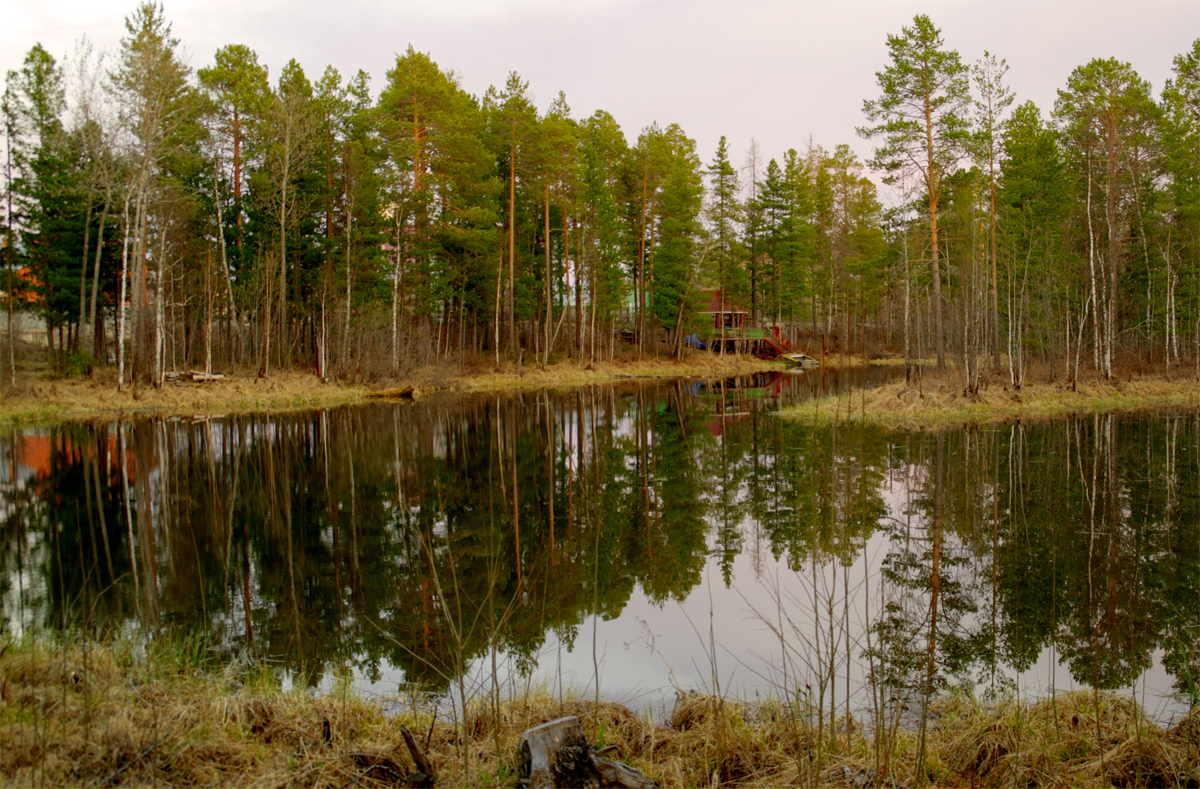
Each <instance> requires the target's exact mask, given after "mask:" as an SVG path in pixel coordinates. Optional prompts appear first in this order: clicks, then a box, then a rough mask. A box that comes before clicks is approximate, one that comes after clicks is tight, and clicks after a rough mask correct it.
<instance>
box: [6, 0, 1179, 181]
mask: <svg viewBox="0 0 1200 789" xmlns="http://www.w3.org/2000/svg"><path fill="white" fill-rule="evenodd" d="M164 5H165V12H166V16H167V19H168V20H169V21H170V22H171V23H172V25H173V32H174V33H175V35H176V36H178V38H179V39H180V41H181V44H182V45H183V47H184V49H185V57H186V59H187V61H188V62H189V64H190V65H191V66H192V67H193V68H200V67H202V66H204V65H207V64H209V63H210V62H211V61H212V56H213V53H214V52H215V50H216V49H217V48H219V47H221V46H223V45H225V44H232V43H239V44H245V45H247V46H249V47H251V48H252V49H254V50H255V51H256V52H257V53H258V55H259V59H260V61H261V62H263V63H265V64H266V65H267V66H268V67H269V68H270V72H271V78H272V81H274V79H275V77H276V76H277V75H278V74H279V70H280V68H281V66H283V64H284V63H286V62H287V61H288V59H290V58H293V57H294V58H296V59H297V60H299V61H300V63H301V65H302V66H303V67H304V69H305V71H306V73H307V74H308V76H309V78H310V79H313V80H315V79H316V78H318V77H319V76H320V74H321V72H322V71H323V70H324V68H325V66H326V65H329V64H332V65H334V66H335V67H336V68H337V69H338V70H339V71H341V72H342V74H343V75H344V76H349V75H351V74H353V73H354V72H355V71H357V70H358V69H360V68H361V69H365V70H366V71H367V72H368V73H370V74H371V75H372V77H373V83H372V87H373V89H374V90H375V92H376V93H378V91H379V89H380V88H381V87H382V85H383V82H384V80H385V78H386V72H387V69H388V68H389V67H390V66H391V65H392V63H393V62H394V61H395V57H396V54H397V53H398V52H403V51H404V50H405V49H406V48H407V47H408V45H409V44H412V45H413V46H414V47H415V48H417V49H418V50H421V51H424V52H428V53H429V54H430V55H431V56H432V57H433V59H434V60H435V61H436V62H437V63H438V65H440V66H441V67H442V68H444V69H453V70H454V71H455V72H457V73H458V74H459V75H460V77H461V84H462V85H463V87H464V88H465V89H466V90H468V91H469V92H471V93H474V94H477V95H479V94H482V93H483V92H484V91H485V90H486V89H487V87H488V86H489V85H493V84H494V85H497V86H501V85H503V83H504V81H505V78H506V77H507V75H508V72H510V71H516V72H517V73H519V74H520V75H521V77H522V78H524V79H525V80H526V81H528V82H529V84H530V88H531V91H532V92H533V94H534V97H535V100H536V101H537V104H538V106H539V108H541V109H543V110H544V109H545V108H546V106H547V105H548V104H549V102H550V101H551V100H552V99H553V98H554V96H555V95H557V93H558V91H560V90H562V91H564V92H565V93H566V96H567V101H568V103H569V104H570V106H571V109H572V111H573V113H574V115H575V117H578V118H583V117H586V116H588V115H591V114H592V113H593V112H594V111H595V110H597V109H604V110H607V111H609V112H610V113H612V115H613V117H615V118H616V120H617V122H618V123H619V124H620V125H621V127H622V129H623V130H624V131H625V135H626V137H627V138H628V139H629V140H630V141H631V142H632V141H634V140H636V138H637V135H638V132H639V131H640V130H641V129H642V128H643V127H644V126H646V125H648V124H649V123H651V122H653V121H658V122H659V123H660V124H662V125H666V124H669V123H678V124H680V126H682V127H683V129H684V131H685V132H686V133H687V134H688V135H689V136H691V137H692V138H693V139H695V140H696V141H697V144H698V148H699V153H700V157H701V159H702V160H703V161H704V162H705V163H707V162H709V161H711V159H712V156H713V152H714V151H715V149H716V145H717V140H718V138H719V137H720V136H721V135H725V136H726V137H727V138H728V140H729V143H730V145H731V147H732V149H733V159H734V163H735V165H739V166H740V165H741V164H742V163H743V161H744V159H745V152H746V149H747V146H748V145H749V142H750V139H751V138H752V137H753V138H756V139H757V140H758V143H759V145H760V147H761V149H762V153H763V155H764V157H765V158H771V157H775V158H778V157H780V156H781V155H782V153H783V152H784V151H785V150H786V149H788V148H790V147H795V148H797V149H799V150H803V149H804V147H805V144H806V143H807V141H808V139H809V137H810V135H811V137H812V139H813V140H814V141H815V142H816V143H817V144H819V145H822V146H824V147H825V148H827V149H832V148H833V147H834V146H836V145H837V144H839V143H849V144H850V145H851V146H852V147H853V148H854V150H855V151H857V152H858V153H859V155H860V156H863V157H864V158H865V157H867V156H869V155H870V153H871V150H872V146H871V143H869V142H865V141H863V140H860V139H859V138H857V136H856V134H855V131H854V130H855V127H856V126H859V125H862V124H863V122H864V120H863V117H862V103H863V100H864V99H867V98H874V97H876V96H877V95H878V87H877V85H876V83H875V72H876V71H879V70H881V69H882V68H883V67H884V66H885V65H886V62H887V48H886V39H887V36H888V34H896V33H899V32H900V29H901V27H902V26H904V25H909V24H911V23H912V19H913V16H914V15H916V14H921V13H924V14H927V15H929V17H930V18H931V19H932V20H933V22H934V24H935V25H937V26H938V27H939V28H940V29H941V30H942V35H943V39H944V41H945V43H946V46H947V47H949V48H952V49H956V50H957V51H958V52H959V54H960V55H961V57H962V59H963V61H964V62H966V63H973V62H975V61H976V60H977V59H978V58H979V57H981V56H982V55H983V53H984V51H985V50H988V51H990V52H991V53H993V54H994V55H996V56H998V57H1002V58H1005V59H1006V60H1007V61H1008V64H1009V66H1010V71H1009V73H1008V83H1009V84H1010V85H1011V86H1012V87H1013V89H1014V90H1015V92H1016V94H1017V100H1018V102H1020V101H1025V100H1027V99H1032V100H1033V101H1034V102H1036V103H1037V104H1038V106H1039V107H1041V108H1042V110H1043V112H1044V113H1047V114H1048V113H1049V111H1050V109H1051V108H1052V107H1053V104H1054V98H1055V95H1056V91H1057V90H1058V88H1060V87H1062V86H1063V85H1064V84H1065V83H1066V80H1067V77H1068V75H1069V74H1070V73H1071V71H1072V69H1074V68H1075V67H1077V66H1079V65H1082V64H1084V63H1086V62H1087V61H1089V60H1091V59H1092V58H1108V57H1115V58H1118V59H1120V60H1122V61H1126V62H1129V63H1131V64H1132V65H1133V67H1134V68H1135V69H1136V70H1137V71H1138V72H1139V73H1140V74H1141V75H1142V77H1143V78H1145V79H1147V80H1149V81H1150V83H1151V86H1152V88H1153V90H1154V94H1155V96H1156V97H1157V96H1158V94H1159V92H1160V91H1161V89H1162V86H1163V82H1164V80H1165V79H1166V78H1167V77H1169V76H1170V74H1171V61H1172V59H1173V58H1174V57H1175V56H1176V55H1178V54H1180V53H1182V52H1185V51H1187V50H1188V49H1189V48H1190V47H1191V44H1192V42H1193V41H1194V40H1195V39H1196V38H1198V37H1200V3H1197V2H1196V0H1141V1H1140V2H1129V1H1128V0H1119V1H1117V2H1104V1H1103V0H1101V1H1099V2H1097V0H1051V1H1049V2H1032V1H1030V0H993V1H992V2H971V1H969V0H941V1H940V2H938V1H935V2H930V1H929V0H925V1H924V2H908V0H873V1H872V2H853V1H851V2H752V1H750V0H741V1H740V2H729V1H726V0H708V1H707V2H700V1H698V0H335V1H333V2H331V1H330V0H319V1H318V0H288V1H287V2H284V1H283V0H165V3H164ZM134 7H135V6H134V2H133V0H0V66H2V67H3V69H4V70H5V71H7V70H9V69H14V68H18V67H19V66H20V64H21V61H22V60H23V58H24V55H25V53H26V52H27V51H28V50H29V48H30V47H31V46H32V45H33V44H34V43H35V42H39V41H40V42H41V43H42V44H43V46H45V47H46V48H47V49H48V50H49V51H50V52H51V53H52V54H54V55H55V56H56V57H61V56H64V55H67V54H68V53H69V52H70V51H71V50H72V48H73V46H74V44H75V42H76V41H77V40H78V39H79V37H80V36H82V35H84V34H86V35H87V36H88V37H89V38H90V39H91V41H92V42H93V44H94V45H95V46H96V47H98V48H101V49H105V50H108V51H110V52H111V51H115V50H116V48H117V47H118V43H119V40H120V38H121V36H122V35H123V34H124V27H123V25H124V18H125V16H126V15H128V14H129V13H130V12H131V11H132V10H133V8H134Z"/></svg>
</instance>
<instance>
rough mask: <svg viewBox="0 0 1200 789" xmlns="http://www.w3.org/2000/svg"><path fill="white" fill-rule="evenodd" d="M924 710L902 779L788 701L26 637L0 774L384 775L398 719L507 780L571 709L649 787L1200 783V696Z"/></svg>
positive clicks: (389, 774)
mask: <svg viewBox="0 0 1200 789" xmlns="http://www.w3.org/2000/svg"><path fill="white" fill-rule="evenodd" d="M935 712H936V720H937V725H936V726H935V727H934V728H933V729H932V731H931V733H930V735H929V737H930V739H929V742H928V753H927V756H926V759H925V761H924V765H925V766H924V771H925V774H924V775H922V776H915V775H914V773H913V770H914V769H915V766H916V760H915V756H916V738H915V733H910V732H905V731H901V732H900V733H899V735H898V736H897V737H896V738H895V743H894V751H893V756H892V758H891V760H890V761H889V768H888V774H887V775H877V774H875V772H874V765H875V761H874V757H873V750H872V749H873V745H872V743H871V741H870V736H871V735H870V733H869V731H866V730H864V729H863V728H861V727H858V728H852V731H853V733H852V734H851V733H850V732H844V733H845V737H846V742H845V744H844V747H838V748H836V749H833V750H831V751H829V752H828V753H825V754H824V755H823V758H822V759H821V760H814V759H813V758H812V757H813V754H812V753H810V752H809V749H810V748H811V747H814V745H813V743H812V741H811V740H806V739H805V738H803V737H801V736H798V731H799V730H798V728H797V726H796V725H795V723H796V716H797V715H801V714H803V712H802V711H800V710H798V709H795V708H790V707H789V706H788V704H787V703H785V702H781V701H778V700H768V701H765V702H756V703H747V702H743V701H738V700H734V699H727V698H717V697H713V696H709V695H702V694H694V693H691V694H685V695H683V696H681V697H680V698H679V699H678V701H677V703H676V705H675V707H674V709H673V710H672V711H671V712H670V714H669V715H667V716H666V718H665V719H664V720H659V719H657V717H656V716H655V715H653V714H651V713H649V712H646V713H643V714H637V713H635V712H633V711H631V710H629V709H628V708H626V707H624V706H622V705H620V704H616V703H611V702H599V703H597V702H594V701H587V700H583V699H580V698H574V699H567V700H565V701H559V700H557V699H555V698H554V697H553V696H552V695H551V694H549V693H543V692H537V691H532V692H529V693H527V694H525V695H517V696H515V697H513V698H509V699H507V700H505V701H503V702H502V703H500V704H499V705H498V706H492V705H491V704H490V703H489V702H488V701H486V700H478V701H476V702H474V703H472V704H471V705H469V706H468V708H467V710H466V713H465V715H463V716H462V717H461V720H460V721H458V722H457V723H455V722H452V721H451V720H450V718H451V716H449V715H447V714H445V713H444V712H443V713H442V714H441V715H439V714H438V711H437V709H436V706H434V705H430V704H428V703H417V702H415V701H414V700H411V699H408V700H403V699H402V700H397V699H391V700H381V699H369V698H365V697H363V696H361V695H358V694H356V693H354V692H353V691H352V690H351V689H350V688H349V685H348V684H347V683H345V682H339V683H335V685H334V688H333V689H332V690H329V691H327V692H322V693H313V692H309V691H303V690H297V691H293V692H283V691H282V690H281V689H280V682H279V679H278V677H276V676H275V675H274V674H273V673H272V672H271V671H270V670H267V669H265V668H263V667H261V666H260V667H255V666H241V667H229V666H221V665H217V664H210V663H208V662H207V661H206V660H204V659H203V656H202V655H201V656H198V653H197V652H196V651H195V650H192V651H188V650H180V649H178V648H175V647H170V646H168V648H166V649H165V650H156V649H154V648H150V649H145V648H140V647H137V646H136V645H133V644H130V643H127V642H116V643H113V644H109V645H106V646H96V645H94V644H58V645H53V644H47V643H44V642H37V641H30V640H26V641H22V642H19V643H9V644H8V645H7V646H5V647H4V652H3V654H2V655H0V785H4V786H34V785H41V786H84V785H86V786H93V787H100V786H292V785H303V786H318V787H347V786H349V785H351V784H353V785H356V786H365V787H370V786H395V785H397V783H398V782H399V781H402V780H403V776H404V774H405V773H406V772H407V771H412V770H414V769H415V768H414V767H413V766H412V764H411V762H410V759H409V757H408V752H407V750H406V749H405V747H404V744H403V738H402V734H401V727H402V725H407V726H408V727H409V729H411V730H412V731H413V732H415V733H416V736H417V739H418V741H419V742H420V743H421V744H422V745H423V746H425V747H426V751H427V753H428V754H429V756H430V759H431V760H432V762H433V764H434V767H435V769H436V771H437V776H438V777H437V784H438V785H439V786H478V787H489V786H496V785H503V784H510V785H511V783H512V780H513V777H514V771H513V768H514V757H515V749H516V746H517V744H518V741H519V738H520V735H521V732H522V731H523V730H524V729H526V728H529V727H531V726H535V725H537V724H539V723H543V722H545V721H548V720H552V719H554V718H557V717H560V716H562V715H577V716H579V718H580V719H581V721H582V722H583V725H584V729H585V731H586V732H587V735H588V737H589V739H590V741H591V742H592V743H593V744H594V745H596V746H597V747H600V746H615V747H616V749H617V752H618V753H617V757H616V758H619V759H620V760H622V761H625V762H627V763H628V764H630V765H631V766H633V767H634V768H636V769H638V770H640V771H642V772H643V773H644V774H646V775H648V776H650V777H651V778H652V779H654V780H655V781H657V782H658V783H659V784H660V785H662V786H664V787H692V786H714V785H717V786H737V787H767V786H799V785H806V786H807V785H819V786H855V787H865V786H885V785H887V786H900V785H914V784H916V783H923V782H931V783H933V784H936V785H938V786H949V787H967V786H1073V787H1090V786H1095V787H1101V786H1103V787H1111V786H1129V787H1133V786H1144V787H1153V786H1164V787H1166V786H1200V710H1193V711H1192V712H1191V714H1190V715H1188V716H1187V717H1186V718H1184V719H1182V720H1180V721H1178V722H1176V723H1175V724H1174V725H1173V726H1171V727H1170V728H1167V729H1163V728H1162V727H1160V726H1158V725H1157V724H1156V723H1155V722H1153V721H1152V720H1150V719H1149V718H1148V717H1147V716H1146V715H1145V714H1144V713H1143V711H1142V709H1141V708H1140V707H1139V706H1138V705H1137V704H1136V703H1135V702H1134V701H1132V700H1130V699H1128V698H1125V697H1120V696H1114V695H1111V694H1105V693H1092V692H1077V693H1068V694H1060V695H1058V696H1057V697H1056V698H1052V699H1044V700H1041V701H1038V702H1036V703H1032V704H1030V703H1024V702H1016V701H1006V702H1002V703H999V704H997V705H994V706H990V707H984V706H982V705H980V704H979V703H977V702H975V701H973V700H971V699H967V698H964V697H953V698H948V699H942V700H939V701H938V702H937V703H936V704H935ZM847 728H851V727H847ZM843 731H844V730H843ZM463 745H465V746H466V748H467V749H468V750H469V751H470V754H471V759H470V760H469V762H468V764H469V767H466V768H464V767H463V760H462V759H461V758H460V756H461V749H462V746H463ZM813 764H821V765H823V767H822V768H821V772H820V774H819V775H810V774H808V771H809V770H810V769H811V766H812V765H813Z"/></svg>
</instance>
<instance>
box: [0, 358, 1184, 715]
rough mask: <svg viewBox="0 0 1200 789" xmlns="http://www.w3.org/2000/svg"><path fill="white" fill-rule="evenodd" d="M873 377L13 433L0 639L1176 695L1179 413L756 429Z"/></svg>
mask: <svg viewBox="0 0 1200 789" xmlns="http://www.w3.org/2000/svg"><path fill="white" fill-rule="evenodd" d="M889 374H894V373H889V371H887V370H886V369H882V368H879V369H872V370H871V371H869V372H866V373H863V372H861V371H860V372H858V373H854V374H848V373H845V372H843V373H842V374H841V376H839V375H838V374H837V373H836V372H834V371H826V372H824V373H822V372H821V371H815V372H810V373H801V374H766V375H760V376H753V377H748V378H741V379H731V380H728V381H697V380H679V381H671V382H662V381H656V382H644V381H638V382H629V383H628V384H625V385H618V386H606V387H596V388H593V389H587V390H578V391H574V392H570V393H566V394H558V393H540V394H523V395H513V396H507V397H501V398H488V397H463V398H442V397H438V398H431V399H429V400H428V401H423V402H418V403H415V404H408V403H405V404H379V405H370V406H361V407H354V408H340V409H333V410H328V411H313V412H307V413H295V414H284V415H264V416H232V417H219V418H218V417H213V418H203V419H200V418H197V419H179V418H173V419H165V420H135V421H132V422H123V423H116V422H112V423H107V424H68V425H63V426H58V427H54V428H48V429H34V430H23V431H17V432H13V433H10V434H8V435H5V436H3V437H0V458H2V464H0V517H2V519H3V520H2V532H0V603H2V611H0V616H2V623H0V625H2V627H3V629H4V630H5V631H6V632H7V633H8V634H10V635H20V634H23V633H28V632H35V631H38V630H43V629H64V628H66V629H86V630H92V631H97V632H112V631H114V630H130V629H135V628H136V629H144V630H145V631H147V632H149V633H152V634H153V633H159V632H164V631H169V632H179V631H184V632H189V633H199V634H201V635H202V636H203V638H204V639H205V641H206V642H210V643H213V644H215V645H216V647H215V648H216V649H217V650H218V651H219V653H220V657H221V659H224V660H232V659H239V658H251V657H253V658H257V659H260V660H266V661H268V662H269V663H270V664H271V665H273V666H276V667H277V668H278V670H279V676H280V677H281V679H282V681H284V682H286V683H293V684H295V683H303V684H310V685H328V683H330V682H331V681H332V678H333V677H334V676H335V675H337V674H339V673H349V674H351V675H352V676H353V677H354V678H355V682H356V683H357V684H358V685H359V686H360V688H361V689H363V690H364V691H367V692H375V693H379V694H381V695H388V694H394V693H395V692H396V691H397V690H408V689H418V690H421V691H427V692H432V693H434V694H445V693H449V694H450V695H451V696H456V695H459V694H462V693H465V694H466V695H468V696H472V695H476V694H480V693H486V692H489V691H490V690H494V689H500V690H501V691H502V692H507V691H509V690H512V689H515V688H517V687H522V688H523V687H525V686H527V685H531V684H532V685H536V686H543V687H546V688H549V689H550V690H552V691H553V692H555V693H559V692H566V691H568V690H573V691H575V692H581V693H586V694H588V695H591V694H592V693H595V692H596V690H597V686H598V689H599V692H600V694H601V695H602V696H605V697H608V698H615V699H618V700H622V701H625V702H626V703H629V704H630V705H631V706H633V707H635V708H638V707H642V708H644V707H646V706H647V705H657V704H660V703H662V702H663V701H664V700H665V699H667V698H669V697H673V695H674V692H675V690H676V689H693V688H695V689H709V690H719V691H720V692H724V693H729V694H735V695H739V696H743V697H748V698H753V697H755V696H756V695H757V696H763V695H767V694H773V695H781V694H786V695H792V694H798V695H800V696H802V697H806V698H808V699H809V700H810V701H812V702H813V703H814V704H819V705H821V706H822V707H823V708H831V707H832V708H838V709H844V708H845V705H846V704H847V702H849V704H850V706H851V708H861V707H863V706H865V705H866V704H867V703H868V702H869V698H870V688H872V687H882V686H886V687H887V688H889V689H890V690H889V692H893V693H917V692H924V691H928V690H933V691H935V692H938V691H940V690H943V689H945V688H947V687H966V688H970V689H972V690H973V691H974V692H976V693H978V694H981V695H992V694H1000V693H1008V694H1014V693H1020V694H1021V695H1023V696H1024V695H1040V694H1044V693H1049V692H1051V690H1055V691H1061V690H1067V689H1072V688H1091V687H1096V688H1101V689H1112V690H1116V689H1119V690H1122V691H1123V692H1127V693H1134V694H1136V695H1137V698H1138V700H1139V701H1141V702H1143V704H1144V705H1145V706H1146V708H1147V709H1148V711H1149V712H1150V713H1151V714H1153V715H1156V716H1157V717H1159V718H1160V719H1164V720H1166V719H1170V718H1171V717H1172V716H1175V715H1177V714H1178V713H1179V712H1180V711H1181V710H1185V709H1186V708H1187V705H1188V704H1189V703H1194V699H1195V696H1196V693H1197V691H1196V688H1197V685H1198V684H1200V646H1198V642H1200V413H1197V412H1195V411H1190V412H1170V413H1143V414H1137V415H1106V416H1093V415H1088V416H1080V417H1075V418H1069V419H1064V420H1060V421H1054V422H1045V423H1038V424H1032V425H1019V424H1014V425H995V426H987V427H977V428H969V429H953V430H945V431H940V432H917V431H910V432H904V431H888V430H884V429H880V428H875V427H852V426H836V427H834V426H817V427H814V426H812V425H807V424H800V423H793V422H789V421H785V420H782V419H779V418H777V417H775V416H774V415H773V414H771V413H770V412H771V411H772V410H774V409H775V408H777V407H778V405H779V404H781V403H787V402H789V401H795V400H800V399H804V398H807V397H811V396H813V395H814V393H816V394H819V393H821V392H827V391H829V390H839V389H844V388H846V387H849V386H854V385H862V384H864V383H865V384H868V385H870V384H871V383H878V382H879V381H882V380H884V379H885V378H886V377H887V376H888V375H889ZM460 677H461V678H463V679H462V680H461V682H460V680H459V678H460Z"/></svg>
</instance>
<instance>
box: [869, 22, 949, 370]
mask: <svg viewBox="0 0 1200 789" xmlns="http://www.w3.org/2000/svg"><path fill="white" fill-rule="evenodd" d="M887 45H888V52H889V54H890V55H891V63H890V64H889V65H888V66H887V67H885V68H884V70H883V71H879V72H876V74H875V77H876V80H877V81H878V83H879V88H880V91H881V93H880V96H879V98H878V99H875V100H868V101H864V102H863V114H864V115H866V117H867V120H868V121H869V122H870V123H872V124H875V125H873V126H866V127H862V128H860V129H859V130H858V133H859V134H860V135H862V136H863V137H865V138H868V139H873V138H882V140H883V142H882V144H881V145H880V146H879V147H877V148H876V149H875V157H874V158H873V159H872V160H871V162H870V165H871V167H873V168H875V169H878V170H883V171H884V172H885V173H886V175H885V176H884V182H885V183H888V184H894V183H897V182H898V181H899V180H901V179H902V178H903V177H905V176H907V175H910V174H914V173H915V174H916V175H918V176H919V177H920V179H921V181H922V183H923V186H924V187H925V193H926V197H927V204H926V209H927V212H928V216H929V239H930V268H931V270H932V273H933V301H934V303H933V314H934V332H935V343H936V346H937V359H938V361H937V364H938V368H939V369H940V368H942V367H944V366H945V336H944V333H943V320H942V285H941V280H942V277H941V267H940V260H939V256H940V250H939V248H938V204H939V201H940V200H941V196H942V183H943V180H944V179H945V177H946V176H947V175H948V174H950V173H952V172H953V171H954V169H955V167H956V166H957V163H958V160H959V158H960V157H961V156H962V153H963V149H964V144H965V142H966V139H967V120H966V115H965V113H966V107H967V102H968V85H967V71H966V67H965V66H963V64H962V62H961V61H960V59H959V56H958V52H956V51H954V50H947V49H945V48H944V45H943V43H942V34H941V31H940V30H938V29H937V28H936V27H934V25H933V22H931V21H930V20H929V17H927V16H925V15H923V14H922V15H918V16H917V17H915V18H914V19H913V26H912V27H905V28H902V31H901V34H900V35H898V36H888V40H887Z"/></svg>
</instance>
